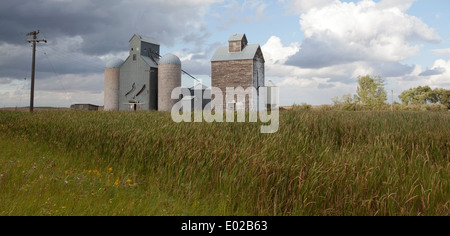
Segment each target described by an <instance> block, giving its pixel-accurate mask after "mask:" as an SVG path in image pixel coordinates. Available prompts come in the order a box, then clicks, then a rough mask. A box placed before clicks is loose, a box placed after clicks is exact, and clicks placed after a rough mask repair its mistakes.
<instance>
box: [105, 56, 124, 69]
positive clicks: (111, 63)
mask: <svg viewBox="0 0 450 236" xmlns="http://www.w3.org/2000/svg"><path fill="white" fill-rule="evenodd" d="M123 62H124V61H123V60H122V59H119V58H114V59H112V60H110V61H108V62H107V63H106V68H120V67H121V66H122V64H123Z"/></svg>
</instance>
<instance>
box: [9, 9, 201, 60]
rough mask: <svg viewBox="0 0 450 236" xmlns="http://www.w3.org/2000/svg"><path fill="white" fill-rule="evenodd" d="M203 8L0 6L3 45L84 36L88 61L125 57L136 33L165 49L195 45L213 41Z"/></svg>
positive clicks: (83, 47)
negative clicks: (34, 37) (35, 34)
mask: <svg viewBox="0 0 450 236" xmlns="http://www.w3.org/2000/svg"><path fill="white" fill-rule="evenodd" d="M199 7H201V4H200V3H198V4H193V3H188V1H184V2H177V4H174V3H171V1H160V0H153V1H148V0H147V1H143V0H140V1H119V0H96V1H88V0H77V1H63V0H59V1H57V0H16V1H1V2H0V42H7V43H9V44H22V43H23V40H24V38H25V34H26V33H28V32H30V31H33V30H40V31H41V32H42V34H41V35H40V37H46V38H47V39H49V40H51V39H55V38H59V37H75V36H81V37H82V38H83V43H82V47H81V51H82V52H84V53H86V54H90V55H103V54H106V53H109V52H118V51H122V50H124V45H123V42H128V40H129V39H130V38H131V36H132V35H133V34H134V33H141V34H143V35H147V36H151V37H154V38H156V39H157V40H158V41H159V42H160V43H161V44H162V45H166V46H173V45H174V43H175V42H176V40H179V39H181V40H183V41H184V42H196V41H198V36H202V37H208V35H209V32H207V29H206V27H204V25H202V23H201V22H202V16H201V15H200V13H199V12H200V11H199V9H198V8H199ZM199 25H200V26H199ZM125 48H127V46H125Z"/></svg>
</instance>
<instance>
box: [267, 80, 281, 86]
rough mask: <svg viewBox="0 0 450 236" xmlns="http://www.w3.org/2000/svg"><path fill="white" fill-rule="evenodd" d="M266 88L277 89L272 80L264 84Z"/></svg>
mask: <svg viewBox="0 0 450 236" xmlns="http://www.w3.org/2000/svg"><path fill="white" fill-rule="evenodd" d="M266 87H278V86H277V85H276V84H275V83H274V82H273V81H272V80H269V81H268V82H266Z"/></svg>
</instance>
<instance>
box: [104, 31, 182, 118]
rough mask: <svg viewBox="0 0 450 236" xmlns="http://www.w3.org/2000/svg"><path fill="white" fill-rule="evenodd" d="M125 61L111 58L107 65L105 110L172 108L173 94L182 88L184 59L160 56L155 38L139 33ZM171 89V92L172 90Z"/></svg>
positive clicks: (134, 38) (170, 55) (134, 37)
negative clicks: (171, 95)
mask: <svg viewBox="0 0 450 236" xmlns="http://www.w3.org/2000/svg"><path fill="white" fill-rule="evenodd" d="M129 43H130V48H129V56H128V58H127V59H126V60H125V61H122V60H120V59H114V60H111V61H110V62H108V63H107V64H106V68H105V95H104V96H105V101H104V102H105V108H104V110H105V111H117V110H121V111H130V110H134V111H136V110H147V111H148V110H160V111H170V110H169V109H168V107H171V106H172V105H173V104H174V103H176V100H172V99H171V97H170V93H169V92H172V90H173V89H174V88H176V87H181V61H180V59H179V58H178V57H177V56H175V55H173V54H166V55H164V56H163V57H160V45H159V43H158V42H156V40H155V39H153V38H147V37H142V36H140V35H137V34H135V35H134V36H133V37H132V38H131V39H130V42H129ZM168 91H169V92H168Z"/></svg>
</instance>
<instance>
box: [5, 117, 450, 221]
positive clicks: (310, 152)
mask: <svg viewBox="0 0 450 236" xmlns="http://www.w3.org/2000/svg"><path fill="white" fill-rule="evenodd" d="M260 126H261V124H259V123H212V124H209V123H181V124H177V123H174V122H173V121H172V120H171V117H170V113H160V112H138V113H125V112H76V111H42V112H36V113H35V114H33V115H30V114H28V113H22V112H0V136H1V138H2V140H3V141H2V142H3V143H5V142H6V141H5V140H14V141H13V143H15V144H19V145H28V146H30V147H29V148H30V149H36V148H37V149H39V148H41V149H42V150H44V151H45V152H49V153H53V154H52V155H54V158H53V159H55V161H57V162H58V163H60V164H58V166H61V167H59V168H60V169H61V173H66V172H65V171H68V172H69V173H71V172H70V171H71V170H72V171H73V170H74V169H76V170H77V171H74V173H78V174H79V175H82V174H80V173H83V172H80V171H81V169H86V170H87V169H89V168H90V169H92V170H93V169H95V170H97V172H101V173H108V169H109V168H113V169H114V170H120V171H119V172H115V173H114V175H112V174H105V175H103V174H101V176H102V177H103V178H99V179H98V180H97V181H96V182H95V181H94V183H97V184H98V185H95V186H94V187H93V189H95V188H102V187H103V188H106V189H107V190H106V191H105V192H104V193H102V194H103V195H102V196H101V197H99V199H94V200H92V199H91V200H92V202H90V201H84V202H83V201H82V202H81V203H79V204H77V203H76V202H72V204H71V207H72V208H73V209H83V207H85V205H86V204H88V203H89V204H96V207H95V208H94V209H92V207H91V208H90V209H91V211H76V210H74V211H73V213H74V214H81V215H84V214H88V215H89V214H94V215H95V214H106V215H108V214H112V213H113V212H115V213H117V209H115V208H112V210H111V208H110V206H109V205H108V204H107V202H108V201H109V199H114V200H117V201H119V202H120V203H118V205H120V206H121V207H123V208H124V209H125V210H124V214H131V215H146V214H155V215H161V214H162V215H164V214H175V215H190V214H195V215H450V209H449V208H450V183H449V180H450V172H449V171H450V158H449V156H450V154H449V153H450V114H449V113H447V112H433V113H427V112H411V111H401V112H400V111H398V112H390V111H366V112H346V111H315V110H314V109H312V110H311V109H307V110H294V111H282V112H281V113H280V129H279V131H278V132H277V133H275V134H269V135H268V134H260V132H259V129H260ZM11 144H12V143H9V144H8V145H6V144H4V148H3V149H5V150H8V149H11V147H10V146H11ZM6 147H9V148H6ZM0 155H3V153H2V152H1V151H0ZM57 156H61V158H57ZM26 160H27V154H26V153H21V154H20V153H19V155H17V156H14V157H10V158H3V159H2V161H1V162H0V173H2V175H3V177H0V188H2V189H6V190H5V191H2V193H0V200H1V202H5V201H7V202H15V203H14V204H15V208H13V209H11V208H12V207H8V206H5V205H4V204H2V206H0V214H2V212H4V213H3V214H6V213H8V212H9V213H12V214H18V215H22V214H27V212H30V208H32V207H31V206H30V204H27V202H29V201H35V199H38V198H40V197H41V195H45V194H50V195H52V196H54V197H55V198H60V201H63V199H66V198H67V197H68V196H72V195H77V193H80V191H81V190H80V186H78V187H77V186H74V187H75V189H72V188H69V189H65V188H62V187H61V188H60V187H57V186H56V187H54V188H55V189H49V190H48V191H49V192H50V193H46V192H42V191H41V192H40V191H38V190H36V191H31V192H32V193H34V195H33V194H31V195H27V197H26V199H22V200H20V199H13V196H14V194H17V191H18V190H17V188H16V187H17V186H20V185H21V184H23V183H25V184H28V185H30V186H32V183H30V181H37V180H36V179H33V180H31V179H27V178H31V177H26V173H27V171H26V170H23V171H24V173H22V172H20V171H16V172H17V173H16V174H15V175H17V176H12V174H10V172H11V171H12V167H11V165H9V164H8V163H9V162H11V161H12V162H13V163H15V164H16V162H26ZM36 161H39V162H42V160H41V159H39V158H38V159H36ZM8 165H9V166H8ZM27 168H32V163H29V164H28V167H27ZM97 172H96V173H97ZM21 173H22V174H21ZM61 173H59V172H58V173H47V172H43V173H41V174H39V175H38V174H35V178H39V177H40V176H41V175H42V176H43V177H42V178H43V179H44V180H45V181H41V182H42V183H41V184H42V185H41V186H40V188H41V189H42V188H43V186H47V185H51V181H50V180H51V178H56V179H64V178H65V175H64V174H62V176H61V175H60V174H61ZM85 174H86V173H85ZM48 175H54V176H52V177H49V176H48ZM86 175H87V176H90V177H89V178H88V177H85V179H86V181H87V180H89V181H87V183H91V181H92V178H94V177H95V175H96V174H92V172H91V173H90V175H89V173H88V174H86ZM82 176H84V175H82ZM107 176H110V177H109V179H107ZM117 179H119V186H123V187H124V188H123V190H122V192H120V193H116V192H109V190H110V189H112V190H114V188H113V186H114V183H115V182H116V180H117ZM128 179H129V180H130V182H129V183H127V180H128ZM41 180H42V179H41ZM38 182H39V181H38ZM87 183H85V184H87ZM91 184H93V183H91ZM131 184H135V186H134V187H133V188H128V187H129V186H130V185H131ZM66 185H67V184H66ZM63 186H65V185H64V184H63ZM82 186H84V185H82ZM84 187H85V188H87V189H90V190H91V188H90V187H89V186H87V187H86V186H84ZM125 187H127V188H125ZM77 188H78V190H77ZM149 188H151V189H157V191H156V192H158V194H156V195H158V196H159V197H158V198H157V199H156V201H155V202H158V203H159V204H157V206H155V205H153V206H152V207H146V205H145V204H143V203H142V202H147V201H145V199H146V198H149V199H151V196H149V195H148V191H147V189H149ZM46 191H47V190H46ZM81 192H83V191H81ZM130 195H131V196H130ZM156 195H152V196H153V197H154V196H156ZM106 196H109V197H106ZM120 196H122V197H120ZM143 199H144V200H143ZM167 199H171V200H170V201H168V200H167ZM20 201H22V202H20ZM133 201H134V202H135V203H136V202H139V201H140V202H141V205H139V204H138V205H139V206H137V205H136V204H131V202H133ZM168 202H169V203H168ZM21 205H24V206H25V205H28V207H24V208H26V209H22V210H20V209H21V208H20V207H19V206H21ZM32 206H35V207H36V205H32ZM39 206H40V205H39ZM166 206H167V207H166ZM38 208H39V207H38ZM32 209H34V208H32ZM39 209H42V207H41V208H39ZM137 209H141V210H137ZM167 209H171V210H170V211H167ZM163 210H166V211H167V212H164V211H163ZM31 212H32V214H36V211H34V212H33V211H31Z"/></svg>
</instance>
